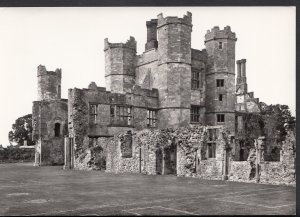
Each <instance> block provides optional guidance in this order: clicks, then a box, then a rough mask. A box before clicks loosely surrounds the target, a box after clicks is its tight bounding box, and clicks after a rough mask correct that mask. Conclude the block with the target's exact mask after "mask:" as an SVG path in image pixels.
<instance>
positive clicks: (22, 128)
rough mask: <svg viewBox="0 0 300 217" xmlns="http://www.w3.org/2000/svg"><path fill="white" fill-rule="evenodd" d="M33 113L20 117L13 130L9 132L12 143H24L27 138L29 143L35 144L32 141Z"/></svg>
mask: <svg viewBox="0 0 300 217" xmlns="http://www.w3.org/2000/svg"><path fill="white" fill-rule="evenodd" d="M31 136H32V115H31V114H28V115H25V116H23V117H20V118H18V119H17V120H16V121H15V123H14V124H13V125H12V130H11V131H9V133H8V140H9V142H10V144H12V143H17V144H18V145H23V144H24V141H25V140H27V145H34V142H33V141H32V138H31Z"/></svg>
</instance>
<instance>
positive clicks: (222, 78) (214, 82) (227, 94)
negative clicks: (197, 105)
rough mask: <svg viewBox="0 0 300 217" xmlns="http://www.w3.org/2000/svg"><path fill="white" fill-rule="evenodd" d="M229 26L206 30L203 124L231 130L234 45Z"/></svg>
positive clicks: (233, 122)
mask: <svg viewBox="0 0 300 217" xmlns="http://www.w3.org/2000/svg"><path fill="white" fill-rule="evenodd" d="M236 40H237V38H236V36H235V33H234V32H232V31H231V29H230V26H226V27H225V28H224V29H223V30H220V29H219V27H218V26H216V27H214V28H213V29H212V30H208V31H207V33H206V35H205V46H206V50H207V54H208V65H207V72H206V123H207V124H208V125H224V126H225V128H227V129H228V130H230V132H231V133H234V131H235V42H236Z"/></svg>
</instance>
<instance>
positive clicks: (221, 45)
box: [219, 41, 223, 49]
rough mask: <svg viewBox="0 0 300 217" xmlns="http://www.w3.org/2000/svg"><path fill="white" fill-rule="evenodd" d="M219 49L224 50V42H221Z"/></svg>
mask: <svg viewBox="0 0 300 217" xmlns="http://www.w3.org/2000/svg"><path fill="white" fill-rule="evenodd" d="M219 49H223V42H221V41H220V42H219Z"/></svg>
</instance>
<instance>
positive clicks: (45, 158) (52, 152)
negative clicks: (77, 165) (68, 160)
mask: <svg viewBox="0 0 300 217" xmlns="http://www.w3.org/2000/svg"><path fill="white" fill-rule="evenodd" d="M41 149H42V152H41V153H42V163H41V164H42V166H46V165H47V166H48V165H49V166H52V165H63V164H64V141H63V138H54V139H52V140H51V141H43V142H42V148H41Z"/></svg>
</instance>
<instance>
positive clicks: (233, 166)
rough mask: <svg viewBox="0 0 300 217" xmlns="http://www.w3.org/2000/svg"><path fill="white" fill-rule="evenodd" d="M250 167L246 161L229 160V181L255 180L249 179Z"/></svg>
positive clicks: (253, 180)
mask: <svg viewBox="0 0 300 217" xmlns="http://www.w3.org/2000/svg"><path fill="white" fill-rule="evenodd" d="M252 168H253V167H251V164H250V162H248V161H231V162H230V172H229V176H228V179H229V181H235V182H255V179H250V173H251V170H252Z"/></svg>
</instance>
